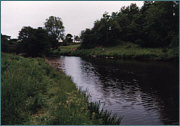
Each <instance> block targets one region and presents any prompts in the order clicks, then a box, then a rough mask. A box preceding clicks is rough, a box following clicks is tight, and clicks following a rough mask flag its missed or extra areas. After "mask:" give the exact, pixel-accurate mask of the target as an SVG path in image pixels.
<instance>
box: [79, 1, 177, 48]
mask: <svg viewBox="0 0 180 126" xmlns="http://www.w3.org/2000/svg"><path fill="white" fill-rule="evenodd" d="M81 40H82V46H81V48H93V47H95V46H112V45H116V44H117V43H118V42H119V41H129V42H132V43H136V44H139V45H141V46H142V47H165V46H177V45H178V43H179V2H175V1H155V2H153V1H145V2H144V5H143V6H142V8H138V7H137V5H136V4H131V5H130V6H128V7H122V8H121V9H120V11H119V12H113V13H112V14H111V15H109V14H108V13H107V12H105V13H104V14H103V17H102V18H101V19H100V20H97V21H95V22H94V27H93V28H92V29H86V30H84V31H82V32H81Z"/></svg>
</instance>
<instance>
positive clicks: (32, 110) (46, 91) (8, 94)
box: [1, 53, 121, 125]
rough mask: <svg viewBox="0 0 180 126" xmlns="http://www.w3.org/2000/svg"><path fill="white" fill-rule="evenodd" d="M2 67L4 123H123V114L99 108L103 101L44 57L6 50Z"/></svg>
mask: <svg viewBox="0 0 180 126" xmlns="http://www.w3.org/2000/svg"><path fill="white" fill-rule="evenodd" d="M1 70H2V73H1V123H2V124H3V125H14V124H15V125H21V124H25V125H66V124H68V125H71V124H73V125H79V124H81V125H85V124H86V125H94V124H96V125H103V124H120V121H121V118H119V119H116V118H114V117H115V116H113V117H110V114H107V111H105V110H101V111H100V110H99V111H97V109H96V111H95V110H94V109H93V108H94V107H96V108H97V107H98V106H99V105H98V104H95V103H89V102H88V97H87V96H86V95H85V93H84V92H82V91H80V90H79V89H77V88H76V86H75V84H74V83H73V82H72V80H71V78H70V77H68V76H66V75H65V74H64V73H63V72H60V71H55V70H54V69H53V68H52V67H51V66H50V65H49V64H47V63H46V62H45V61H44V60H43V59H40V58H23V57H20V56H17V55H12V54H5V53H2V57H1ZM92 104H95V105H93V107H92ZM102 111H103V112H102ZM100 113H101V114H100ZM103 113H104V114H103ZM100 115H101V116H100ZM102 115H104V116H102ZM107 119H108V121H107Z"/></svg>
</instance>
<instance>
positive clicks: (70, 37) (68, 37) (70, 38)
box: [66, 34, 73, 43]
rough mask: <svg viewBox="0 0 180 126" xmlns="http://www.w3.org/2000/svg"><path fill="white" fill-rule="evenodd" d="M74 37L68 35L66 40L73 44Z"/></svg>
mask: <svg viewBox="0 0 180 126" xmlns="http://www.w3.org/2000/svg"><path fill="white" fill-rule="evenodd" d="M72 37H73V36H72V35H71V34H67V35H66V40H67V42H68V43H72V42H73V39H72Z"/></svg>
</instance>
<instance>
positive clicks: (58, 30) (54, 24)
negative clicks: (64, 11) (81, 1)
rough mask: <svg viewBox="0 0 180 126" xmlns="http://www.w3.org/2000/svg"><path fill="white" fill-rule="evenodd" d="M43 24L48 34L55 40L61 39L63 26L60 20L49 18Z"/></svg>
mask: <svg viewBox="0 0 180 126" xmlns="http://www.w3.org/2000/svg"><path fill="white" fill-rule="evenodd" d="M44 24H45V28H46V30H47V31H48V34H50V35H53V36H56V39H57V40H60V39H63V36H64V26H63V22H62V20H61V18H59V17H54V16H50V17H49V18H48V19H46V22H45V23H44Z"/></svg>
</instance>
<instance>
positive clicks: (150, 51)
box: [50, 42, 179, 61]
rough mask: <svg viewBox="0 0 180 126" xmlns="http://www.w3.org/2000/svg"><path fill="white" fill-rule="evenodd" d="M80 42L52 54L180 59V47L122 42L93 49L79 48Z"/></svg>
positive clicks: (63, 47) (51, 53)
mask: <svg viewBox="0 0 180 126" xmlns="http://www.w3.org/2000/svg"><path fill="white" fill-rule="evenodd" d="M78 47H80V44H77V45H70V46H60V47H59V48H58V49H56V50H52V51H51V52H50V55H51V56H59V55H66V56H67V55H69V56H86V57H98V58H118V59H137V60H162V61H179V47H175V48H142V47H140V46H138V45H137V44H133V43H129V42H122V43H120V44H119V45H117V46H113V47H96V48H93V49H78Z"/></svg>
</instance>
